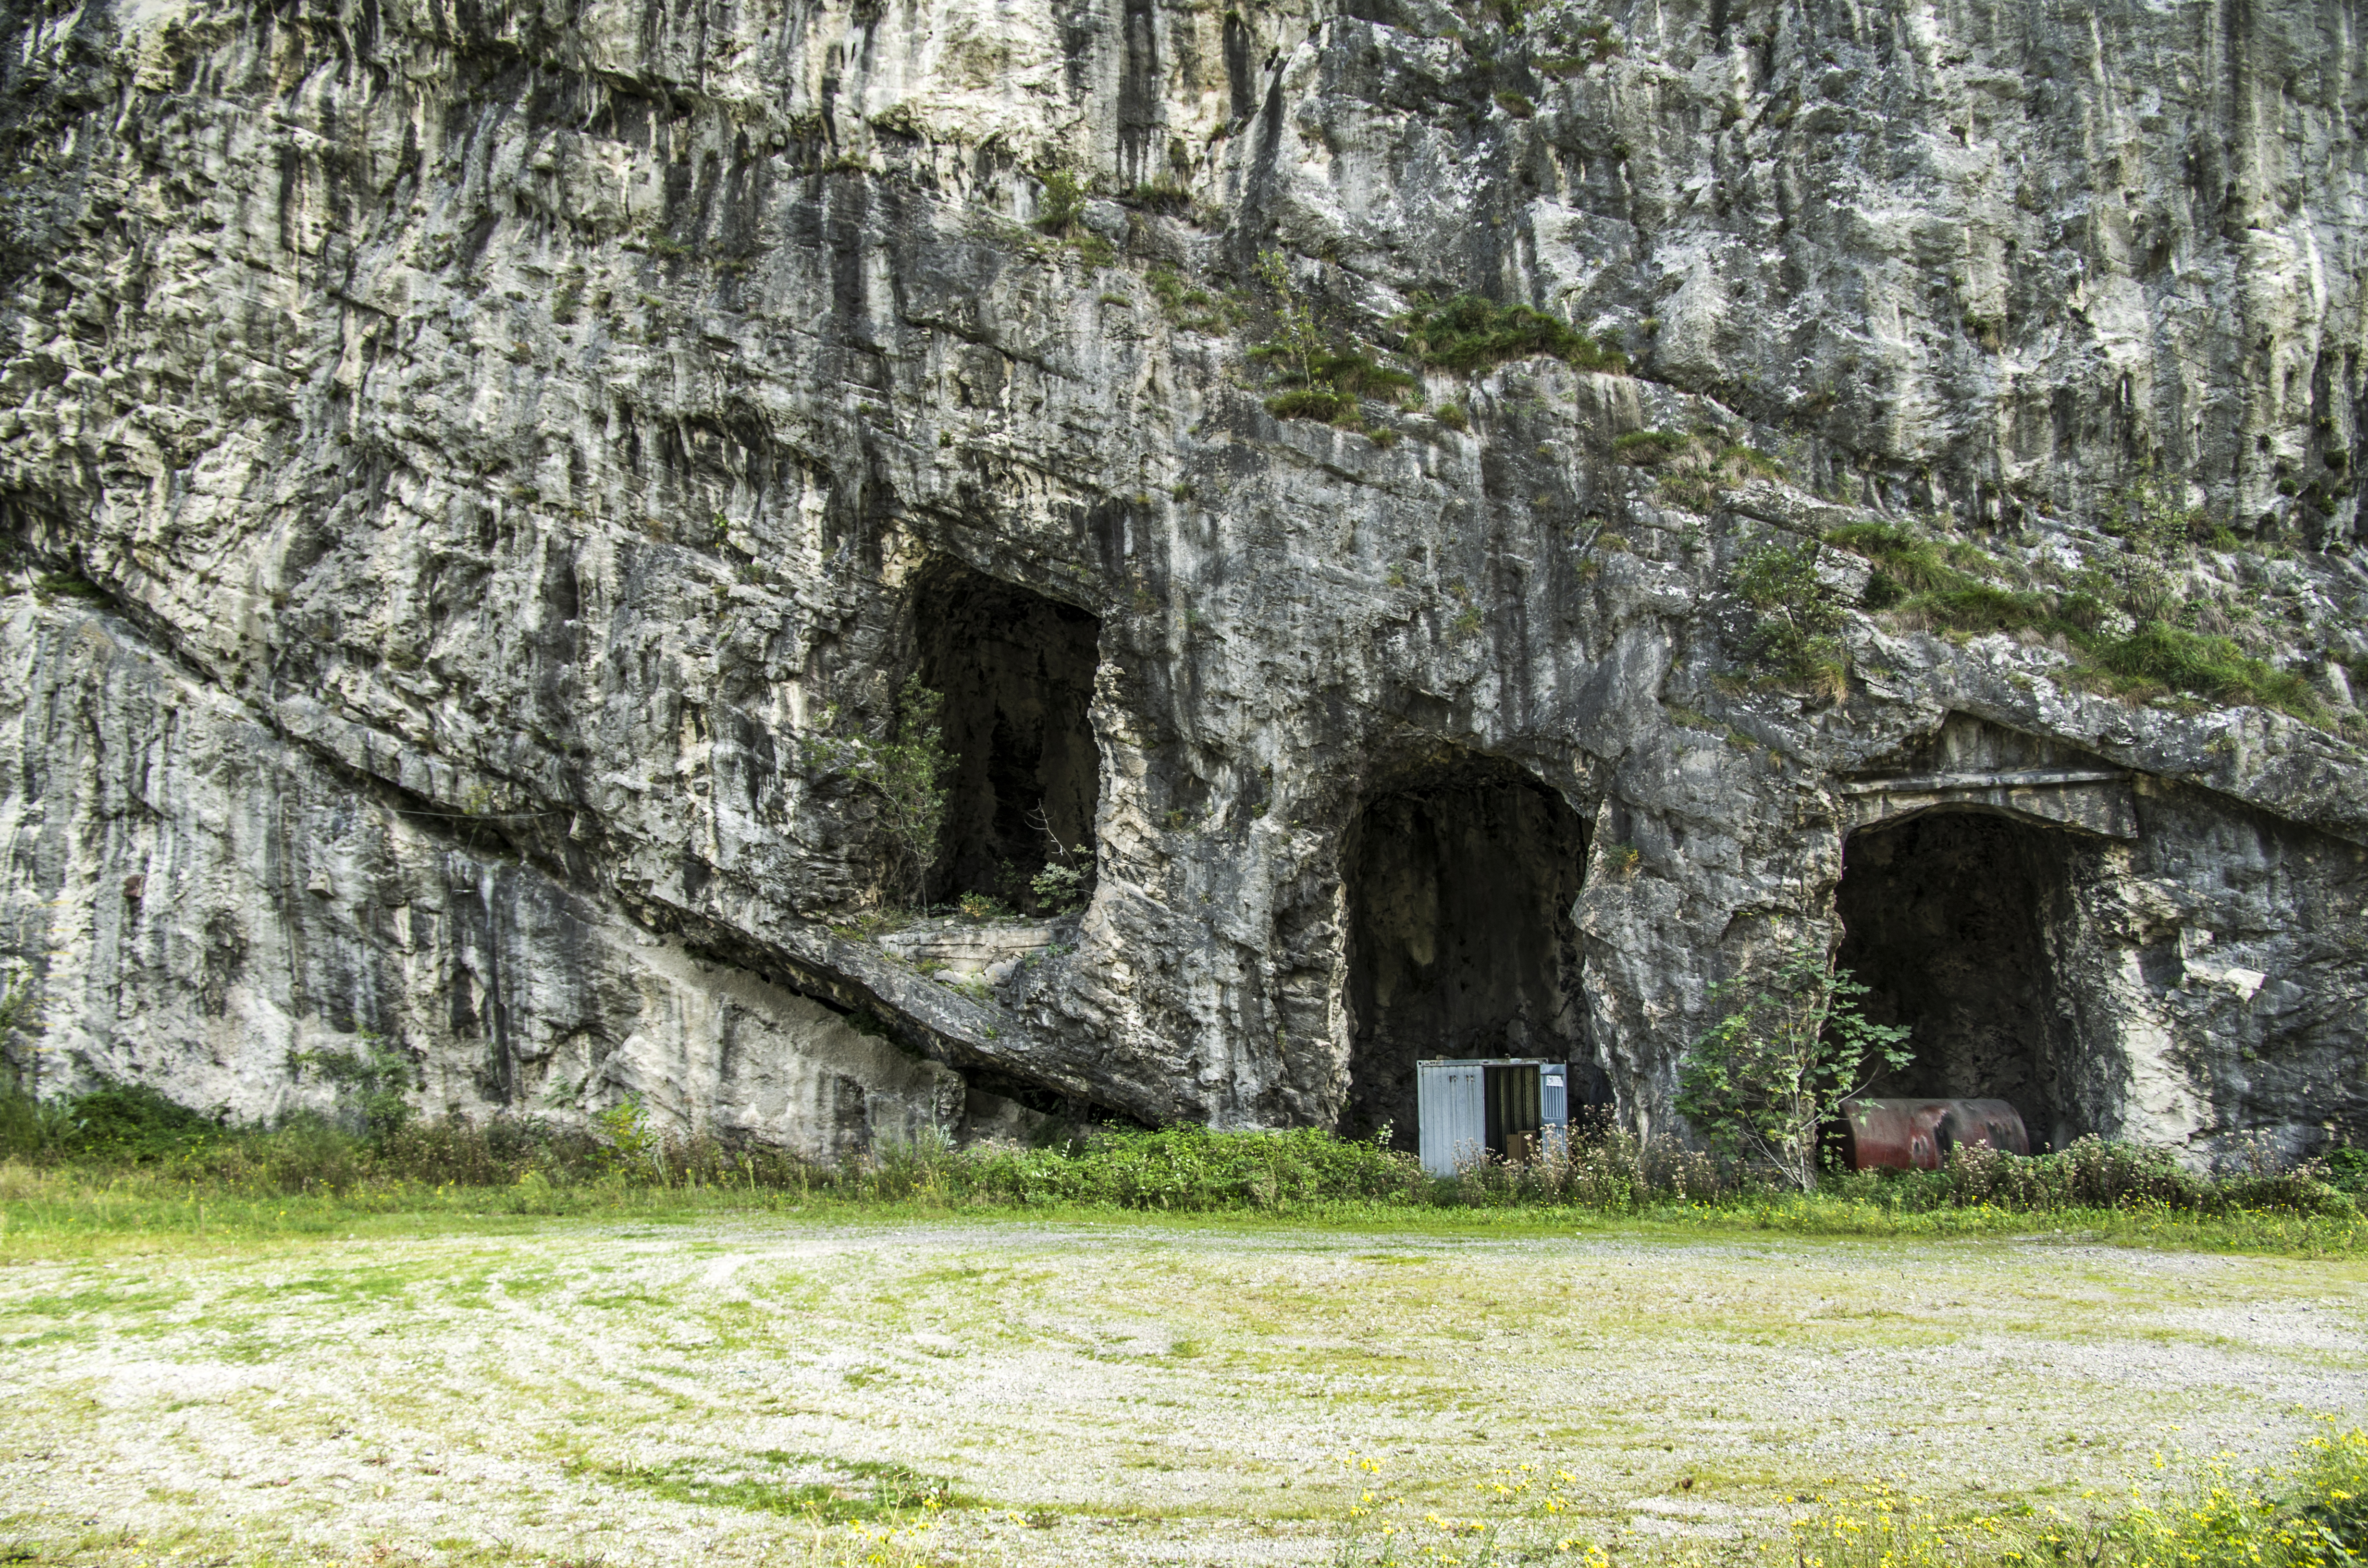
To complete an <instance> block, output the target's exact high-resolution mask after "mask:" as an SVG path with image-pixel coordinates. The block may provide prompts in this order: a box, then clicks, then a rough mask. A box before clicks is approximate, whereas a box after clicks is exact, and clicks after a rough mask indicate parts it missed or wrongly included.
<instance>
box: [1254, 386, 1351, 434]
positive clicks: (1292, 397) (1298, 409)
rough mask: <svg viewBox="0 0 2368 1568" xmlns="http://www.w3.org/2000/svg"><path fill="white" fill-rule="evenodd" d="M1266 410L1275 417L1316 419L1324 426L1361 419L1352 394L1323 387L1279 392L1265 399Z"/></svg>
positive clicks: (1346, 423)
mask: <svg viewBox="0 0 2368 1568" xmlns="http://www.w3.org/2000/svg"><path fill="white" fill-rule="evenodd" d="M1266 411H1267V412H1268V413H1269V414H1271V415H1274V416H1275V417H1276V418H1277V419H1317V420H1321V421H1323V422H1324V423H1325V424H1326V425H1354V424H1357V423H1359V422H1360V415H1359V413H1358V409H1357V400H1356V399H1355V398H1354V397H1352V396H1350V395H1349V393H1347V392H1333V391H1331V390H1330V389H1329V388H1324V387H1311V388H1303V389H1302V390H1300V391H1297V392H1281V393H1278V394H1277V395H1276V396H1273V397H1270V398H1269V399H1267V400H1266Z"/></svg>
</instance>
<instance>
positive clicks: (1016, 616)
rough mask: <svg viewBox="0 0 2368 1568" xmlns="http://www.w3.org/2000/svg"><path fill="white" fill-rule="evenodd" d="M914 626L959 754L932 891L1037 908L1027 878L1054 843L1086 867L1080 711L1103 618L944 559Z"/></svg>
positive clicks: (1089, 861)
mask: <svg viewBox="0 0 2368 1568" xmlns="http://www.w3.org/2000/svg"><path fill="white" fill-rule="evenodd" d="M914 625H915V629H916V635H917V640H918V642H919V644H920V653H921V678H922V680H923V681H924V682H925V683H927V684H928V686H930V687H933V688H935V689H936V690H938V691H940V692H943V693H944V694H945V699H946V703H945V740H946V749H947V750H948V751H950V752H951V753H952V754H953V755H954V756H955V758H956V765H955V768H954V772H953V776H952V778H951V780H950V794H949V799H948V801H947V806H946V824H945V831H944V835H943V836H942V837H941V838H940V840H939V858H938V861H937V864H936V865H935V867H934V868H932V869H931V872H930V876H929V883H930V895H931V896H932V897H933V898H945V897H955V896H959V895H961V894H962V893H966V892H976V893H985V894H987V895H989V896H991V897H995V898H999V899H1002V900H1003V901H1004V902H1005V903H1008V904H1010V905H1011V906H1012V907H1014V908H1016V909H1022V910H1033V909H1034V908H1036V900H1035V897H1034V895H1033V894H1032V893H1031V892H1030V889H1029V885H1028V884H1029V879H1030V878H1031V877H1033V876H1034V875H1035V874H1036V873H1037V872H1038V871H1040V870H1042V869H1043V868H1044V866H1045V864H1046V862H1047V861H1048V860H1050V859H1052V858H1054V857H1055V856H1056V855H1058V854H1059V853H1060V849H1061V847H1062V846H1066V848H1067V849H1068V851H1069V852H1070V854H1071V856H1072V857H1073V860H1074V863H1075V864H1076V866H1077V867H1078V868H1079V869H1081V870H1084V871H1086V872H1087V873H1088V874H1090V873H1091V871H1092V869H1093V860H1094V801H1095V797H1096V793H1097V790H1098V789H1099V782H1100V770H1101V758H1100V753H1099V751H1098V750H1097V749H1096V748H1095V745H1094V733H1093V726H1092V724H1091V722H1089V721H1088V719H1087V705H1088V704H1089V703H1090V702H1091V701H1092V699H1093V693H1094V667H1095V663H1096V659H1097V657H1098V649H1099V643H1100V641H1101V622H1100V620H1099V619H1096V618H1095V617H1094V616H1092V615H1089V614H1087V612H1086V611H1084V610H1081V609H1077V608H1074V607H1072V606H1069V605H1064V604H1060V603H1057V602H1055V601H1053V600H1052V599H1048V598H1046V597H1044V596H1043V595H1042V594H1038V593H1032V592H1030V590H1028V589H1026V588H1022V587H1019V586H1016V585H1012V584H1009V583H1003V582H998V581H996V579H995V578H992V577H988V576H985V575H984V574H980V573H977V572H973V571H972V570H970V569H969V568H967V567H963V566H958V565H953V564H951V563H940V564H939V565H938V566H937V567H935V568H933V569H932V570H931V571H930V572H929V573H928V574H927V575H926V576H925V578H924V579H923V581H922V583H921V585H920V586H919V589H918V591H917V592H916V595H915V597H914ZM1056 840H1057V843H1056Z"/></svg>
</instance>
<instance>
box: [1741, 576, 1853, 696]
mask: <svg viewBox="0 0 2368 1568" xmlns="http://www.w3.org/2000/svg"><path fill="white" fill-rule="evenodd" d="M1735 591H1736V593H1737V594H1739V595H1741V596H1742V597H1743V600H1744V602H1745V603H1747V604H1748V605H1750V606H1751V608H1753V609H1755V610H1757V611H1758V612H1759V624H1758V625H1757V626H1756V627H1755V628H1754V630H1753V631H1752V634H1751V648H1750V651H1751V653H1752V654H1753V655H1754V656H1755V657H1757V658H1759V659H1761V660H1763V661H1765V662H1766V663H1768V664H1770V665H1773V666H1775V668H1776V669H1777V670H1778V671H1779V672H1780V673H1782V675H1783V676H1785V677H1786V678H1787V679H1789V680H1794V681H1798V682H1800V683H1801V684H1803V685H1804V686H1811V687H1820V688H1824V689H1830V690H1834V691H1836V693H1837V695H1839V689H1840V688H1841V687H1843V686H1844V684H1845V680H1846V672H1847V662H1846V658H1845V655H1844V653H1843V649H1842V642H1841V637H1840V635H1839V633H1840V631H1841V629H1842V625H1843V623H1844V621H1845V619H1847V618H1846V617H1845V616H1844V615H1843V613H1842V608H1841V606H1839V604H1836V603H1835V602H1834V596H1833V592H1832V590H1831V589H1829V588H1827V586H1826V585H1825V583H1824V582H1823V581H1822V580H1820V579H1819V577H1818V576H1817V547H1816V545H1814V544H1804V545H1802V546H1800V547H1799V548H1797V549H1793V548H1788V547H1786V546H1784V545H1781V544H1763V545H1761V546H1759V548H1758V549H1757V550H1754V551H1751V552H1750V553H1749V554H1748V555H1746V556H1745V557H1744V558H1743V559H1742V561H1741V562H1737V563H1736V569H1735Z"/></svg>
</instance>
